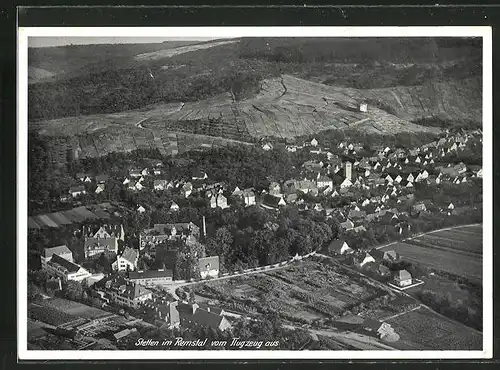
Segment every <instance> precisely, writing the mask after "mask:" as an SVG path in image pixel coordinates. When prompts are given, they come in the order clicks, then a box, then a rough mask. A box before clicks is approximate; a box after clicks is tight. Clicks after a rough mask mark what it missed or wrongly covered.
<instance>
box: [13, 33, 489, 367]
mask: <svg viewBox="0 0 500 370" xmlns="http://www.w3.org/2000/svg"><path fill="white" fill-rule="evenodd" d="M491 43H492V37H491V28H489V27H182V28H171V27H155V28H145V27H134V28H113V27H109V28H90V27H89V28H70V27H69V28H68V27H58V28H44V27H41V28H30V27H25V28H19V33H18V90H19V96H18V100H19V105H18V111H19V120H18V163H17V168H18V173H17V176H18V178H17V180H18V181H17V183H18V186H19V187H18V204H19V208H18V219H17V225H18V241H17V256H18V260H17V264H18V265H17V271H18V331H19V333H18V335H19V339H18V347H19V358H20V359H22V360H50V359H55V360H57V359H59V360H71V359H88V360H95V359H110V360H112V359H179V360H182V359H248V358H255V359H465V358H467V359H468V358H471V359H472V358H474V359H476V358H491V356H492V351H493V340H492V336H493V333H492V331H493V329H492V328H493V325H492V324H493V302H492V296H493V288H492V287H493V275H492V271H493V270H492V257H493V254H492V250H493V240H492V235H493V234H492V232H493V230H492V215H493V212H492V199H493V190H492V184H493V182H492V176H493V173H492V46H491ZM484 200H486V202H484Z"/></svg>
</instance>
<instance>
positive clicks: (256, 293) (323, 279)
mask: <svg viewBox="0 0 500 370" xmlns="http://www.w3.org/2000/svg"><path fill="white" fill-rule="evenodd" d="M351 275H352V276H351ZM193 289H194V290H195V292H196V294H197V295H199V296H203V297H206V298H209V299H211V300H213V301H215V303H217V304H221V305H222V306H224V307H226V308H227V309H230V310H233V311H239V312H247V313H255V314H258V313H267V312H275V313H277V314H279V315H280V316H281V317H283V318H284V319H286V320H290V321H295V320H298V321H307V322H311V321H313V320H315V319H325V318H332V317H336V316H338V315H340V314H342V313H343V312H344V311H347V310H350V309H351V308H352V307H354V306H356V305H358V304H359V303H361V302H369V301H371V300H373V299H375V298H378V297H380V296H381V295H385V294H387V292H386V291H384V290H382V289H380V288H378V287H376V286H374V285H373V284H372V283H371V282H369V281H368V280H366V279H365V278H363V277H360V276H359V275H354V274H350V273H348V272H346V271H343V270H341V269H340V268H339V267H336V266H331V265H326V264H323V263H320V262H314V261H307V262H302V263H300V264H298V265H294V266H290V267H288V268H285V269H282V270H276V271H272V272H268V273H262V274H256V275H248V276H244V277H238V278H234V279H227V280H223V281H217V282H208V283H205V284H198V285H194V286H193Z"/></svg>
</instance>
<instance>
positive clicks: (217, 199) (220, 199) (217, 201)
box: [210, 193, 229, 209]
mask: <svg viewBox="0 0 500 370" xmlns="http://www.w3.org/2000/svg"><path fill="white" fill-rule="evenodd" d="M210 207H211V208H217V207H219V208H222V209H226V208H228V207H229V206H228V205H227V198H226V197H225V196H224V195H223V194H221V193H218V194H214V195H212V197H211V198H210Z"/></svg>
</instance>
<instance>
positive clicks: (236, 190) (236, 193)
mask: <svg viewBox="0 0 500 370" xmlns="http://www.w3.org/2000/svg"><path fill="white" fill-rule="evenodd" d="M242 195H243V191H242V190H241V189H240V188H239V187H235V188H234V191H233V192H232V193H231V196H233V197H240V196H242Z"/></svg>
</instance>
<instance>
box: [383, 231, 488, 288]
mask: <svg viewBox="0 0 500 370" xmlns="http://www.w3.org/2000/svg"><path fill="white" fill-rule="evenodd" d="M482 248H483V244H482V227H481V226H473V227H470V226H468V227H463V228H456V229H452V230H445V231H439V232H436V233H431V234H427V235H424V236H421V237H418V238H415V239H412V240H407V241H404V242H401V243H396V244H393V245H390V246H388V247H385V248H383V250H395V251H396V252H398V253H399V254H400V255H401V256H402V258H403V259H405V260H408V261H411V262H416V263H419V264H422V265H425V266H428V267H430V268H431V269H435V270H443V271H445V272H449V273H452V274H455V275H459V276H463V277H466V278H468V279H471V280H473V281H479V282H480V281H481V278H482V264H483V260H482Z"/></svg>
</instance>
